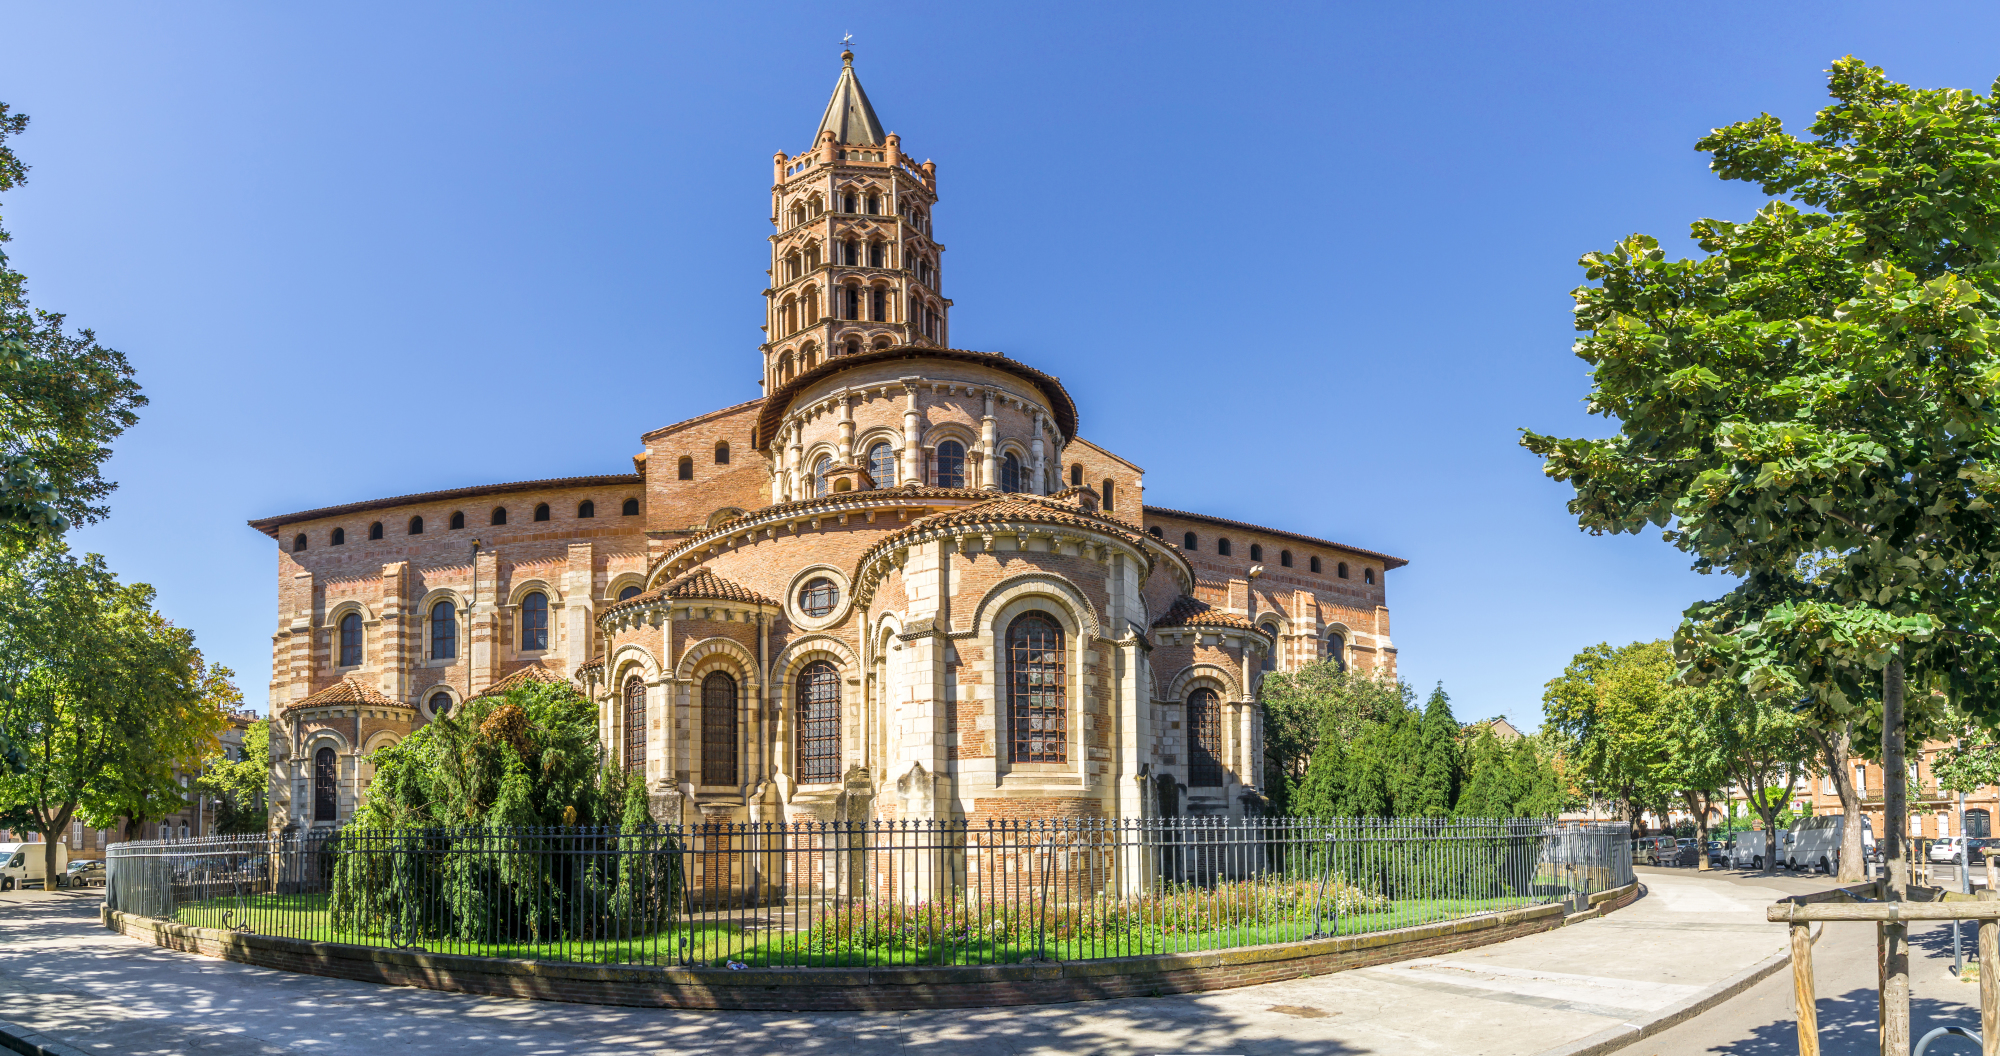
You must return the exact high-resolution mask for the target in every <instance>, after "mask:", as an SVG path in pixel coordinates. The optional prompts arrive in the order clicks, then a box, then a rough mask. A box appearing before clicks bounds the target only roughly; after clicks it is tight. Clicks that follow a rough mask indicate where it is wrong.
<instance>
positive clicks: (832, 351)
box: [761, 51, 951, 393]
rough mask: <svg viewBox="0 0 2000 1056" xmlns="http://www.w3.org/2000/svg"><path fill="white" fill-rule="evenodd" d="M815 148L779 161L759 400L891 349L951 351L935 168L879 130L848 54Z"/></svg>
mask: <svg viewBox="0 0 2000 1056" xmlns="http://www.w3.org/2000/svg"><path fill="white" fill-rule="evenodd" d="M840 59H841V69H840V80H839V81H837V82H835V84H834V87H833V98H832V99H831V100H829V101H828V102H827V104H826V113H825V115H824V116H822V117H821V118H820V123H819V130H818V131H817V132H816V133H815V134H814V136H813V144H812V146H810V147H808V148H807V149H805V150H804V151H801V152H800V153H798V154H794V155H786V154H785V153H783V152H782V151H781V152H779V153H778V154H776V155H774V156H773V158H772V176H773V183H772V187H771V223H772V225H773V226H774V227H776V228H777V232H776V233H775V234H773V235H772V236H771V269H770V285H769V286H767V287H766V288H765V290H764V302H765V312H764V336H765V341H764V344H763V345H762V346H761V348H762V351H763V353H764V391H765V392H767V393H769V392H771V391H773V390H775V389H776V388H777V387H778V386H779V385H782V384H784V383H785V381H787V380H789V379H790V378H793V377H796V376H797V375H799V374H801V373H803V372H804V371H807V370H810V369H812V368H813V367H815V366H818V365H819V364H821V363H824V362H825V361H826V360H827V359H828V358H830V357H833V356H840V355H848V354H852V353H856V352H861V351H865V350H868V349H875V348H888V347H890V346H892V345H927V346H933V347H946V346H948V345H949V343H950V332H951V330H950V322H949V320H948V318H947V313H948V311H949V309H950V307H951V301H949V300H947V299H946V298H945V297H944V295H943V294H942V293H941V292H940V289H941V286H942V280H941V279H940V277H939V275H940V271H939V267H940V262H941V260H942V258H943V254H944V247H943V246H942V245H939V244H938V243H937V242H936V241H935V240H934V239H933V238H932V231H931V210H932V208H933V207H934V206H935V205H936V204H937V165H936V164H934V163H933V162H930V161H925V162H924V163H923V164H922V165H918V164H915V163H913V162H912V161H911V160H910V159H909V157H908V156H906V155H905V154H904V153H903V149H902V137H900V136H898V135H896V134H895V133H893V132H890V133H886V134H885V133H884V132H883V131H882V122H881V121H880V120H879V119H878V118H876V116H875V108H874V107H873V106H872V105H870V104H869V102H868V93H866V92H864V91H862V90H861V81H860V80H859V79H857V78H856V77H855V76H854V53H853V52H851V51H848V52H842V53H841V56H840Z"/></svg>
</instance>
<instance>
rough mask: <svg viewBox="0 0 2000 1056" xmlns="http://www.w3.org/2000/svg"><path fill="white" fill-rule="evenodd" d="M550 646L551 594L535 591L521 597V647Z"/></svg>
mask: <svg viewBox="0 0 2000 1056" xmlns="http://www.w3.org/2000/svg"><path fill="white" fill-rule="evenodd" d="M548 647H549V596H548V595H547V594H544V593H542V592H541V591H539V590H538V591H535V592H534V593H532V594H530V595H528V596H527V597H525V598H522V599H521V649H522V651H524V652H530V651H533V650H536V649H547V648H548Z"/></svg>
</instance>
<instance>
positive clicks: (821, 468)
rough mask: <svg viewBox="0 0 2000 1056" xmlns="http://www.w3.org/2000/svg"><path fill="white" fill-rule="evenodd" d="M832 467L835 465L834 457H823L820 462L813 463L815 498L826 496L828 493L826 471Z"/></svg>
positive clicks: (820, 457)
mask: <svg viewBox="0 0 2000 1056" xmlns="http://www.w3.org/2000/svg"><path fill="white" fill-rule="evenodd" d="M832 465H833V457H832V456H831V455H821V456H819V461H817V462H814V463H813V495H814V496H819V495H824V494H826V492H827V483H826V471H827V469H828V468H830V467H831V466H832Z"/></svg>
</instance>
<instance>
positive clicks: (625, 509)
mask: <svg viewBox="0 0 2000 1056" xmlns="http://www.w3.org/2000/svg"><path fill="white" fill-rule="evenodd" d="M618 515H619V516H621V517H637V516H639V500H638V499H626V500H625V505H623V506H621V507H619V509H618Z"/></svg>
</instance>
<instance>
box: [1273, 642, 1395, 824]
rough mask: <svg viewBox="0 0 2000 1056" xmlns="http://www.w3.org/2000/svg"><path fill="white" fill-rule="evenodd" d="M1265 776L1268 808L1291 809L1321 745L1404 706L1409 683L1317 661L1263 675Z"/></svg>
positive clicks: (1341, 740)
mask: <svg viewBox="0 0 2000 1056" xmlns="http://www.w3.org/2000/svg"><path fill="white" fill-rule="evenodd" d="M1263 696H1264V759H1265V767H1264V773H1265V779H1266V784H1267V785H1268V786H1269V788H1267V789H1266V793H1267V794H1268V795H1269V796H1270V799H1271V806H1272V810H1273V812H1275V813H1278V814H1293V813H1296V812H1295V811H1294V810H1293V802H1292V801H1293V798H1294V797H1295V796H1296V795H1297V794H1298V790H1299V788H1300V785H1301V783H1302V782H1304V781H1305V779H1306V774H1307V772H1308V771H1309V770H1310V769H1311V767H1312V764H1313V761H1314V759H1315V758H1316V753H1317V751H1318V750H1319V748H1320V746H1321V745H1322V744H1324V743H1327V742H1326V738H1328V737H1331V738H1333V740H1334V741H1335V742H1337V743H1339V744H1343V745H1344V744H1346V743H1347V742H1349V741H1352V740H1353V739H1354V738H1356V737H1358V736H1360V734H1361V731H1362V730H1363V729H1364V728H1365V727H1366V726H1367V725H1368V724H1370V723H1373V722H1379V721H1381V720H1382V719H1384V718H1386V717H1388V716H1389V715H1391V714H1392V713H1395V712H1398V711H1401V710H1404V709H1407V708H1408V707H1409V706H1410V702H1411V701H1412V700H1413V699H1414V698H1415V693H1414V691H1413V690H1411V689H1410V687H1409V685H1408V684H1406V683H1401V682H1389V681H1385V680H1381V679H1376V678H1372V677H1370V676H1369V675H1367V674H1364V673H1361V672H1358V671H1345V670H1342V669H1341V667H1340V665H1339V664H1338V663H1337V662H1335V661H1332V660H1321V661H1317V662H1314V663H1310V664H1307V665H1305V666H1304V667H1301V668H1300V669H1298V670H1297V671H1288V672H1284V673H1281V674H1273V675H1269V676H1267V677H1266V678H1265V679H1264V693H1263Z"/></svg>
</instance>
